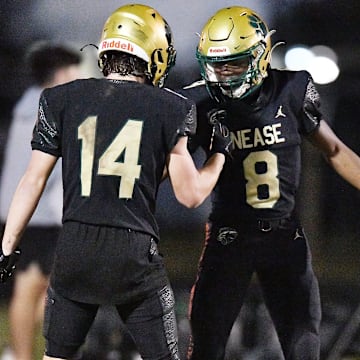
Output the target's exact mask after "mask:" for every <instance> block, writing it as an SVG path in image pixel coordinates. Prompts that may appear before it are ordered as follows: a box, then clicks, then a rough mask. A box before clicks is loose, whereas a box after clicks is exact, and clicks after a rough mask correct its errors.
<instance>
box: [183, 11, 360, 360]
mask: <svg viewBox="0 0 360 360" xmlns="http://www.w3.org/2000/svg"><path fill="white" fill-rule="evenodd" d="M271 33H272V32H270V31H269V30H268V28H267V26H266V24H265V23H264V22H263V21H262V20H261V18H260V17H259V16H258V15H257V14H256V13H255V12H253V11H252V10H251V9H248V8H244V7H237V6H234V7H228V8H224V9H221V10H219V11H218V12H217V13H216V14H215V15H214V16H212V17H211V18H210V19H209V21H208V22H207V23H206V25H205V26H204V28H203V31H202V33H201V36H200V41H199V44H198V48H197V54H196V55H197V59H198V61H199V64H200V69H201V75H202V78H203V80H202V81H200V82H197V83H194V84H192V85H190V86H188V87H186V88H185V89H184V90H183V92H184V93H185V94H186V96H188V97H189V98H192V99H194V100H195V101H196V104H197V109H198V128H197V132H196V136H194V137H193V138H192V140H191V143H190V145H191V146H192V147H194V148H196V147H197V146H201V147H203V148H204V149H205V150H206V151H209V150H211V147H212V133H213V131H212V126H213V124H214V123H219V122H220V123H222V124H224V125H226V126H227V127H228V129H229V131H230V136H231V139H232V142H233V146H234V150H233V152H232V157H231V158H227V159H226V163H225V165H224V169H223V171H222V173H221V175H220V178H219V181H218V183H217V185H216V187H215V189H214V192H213V196H212V210H211V213H210V216H209V222H208V224H207V232H206V242H205V247H204V251H203V254H202V257H201V259H200V265H199V273H198V277H197V280H196V283H195V285H194V287H193V291H192V297H191V303H190V320H191V329H192V338H191V342H190V347H189V353H188V359H189V360H203V359H206V360H220V359H224V356H225V346H226V343H227V340H228V337H229V334H230V331H231V328H232V325H233V324H234V321H235V319H236V317H237V316H238V314H239V311H240V309H241V307H242V304H243V301H244V298H245V295H246V291H247V289H248V286H249V284H250V280H251V278H252V276H253V274H254V273H256V274H257V277H258V280H259V284H260V286H261V290H262V291H263V295H264V299H265V303H266V305H267V308H268V310H269V312H270V314H271V317H272V320H273V322H274V325H275V328H276V331H277V335H278V338H279V340H280V344H281V348H282V351H283V355H284V358H285V359H287V360H288V359H293V360H295V359H306V360H316V359H319V356H320V340H319V327H320V319H321V308H320V296H319V287H318V282H317V279H316V276H315V275H314V272H313V269H312V263H311V253H310V249H309V246H308V243H307V239H306V237H305V234H304V232H303V229H302V227H301V225H300V223H299V220H298V218H297V216H296V204H295V200H296V195H297V190H298V186H299V179H300V173H301V157H300V153H301V149H300V145H301V141H302V139H303V138H308V139H309V140H310V141H312V142H313V143H314V144H315V145H316V146H317V147H318V148H319V149H320V150H321V151H322V152H323V154H324V156H325V157H326V159H327V160H328V162H329V164H330V165H332V166H333V167H334V169H335V170H336V171H337V172H338V173H339V174H340V175H341V176H342V177H343V178H344V179H346V180H347V181H349V182H350V183H351V184H352V185H354V186H355V187H357V188H358V189H360V177H359V173H360V159H359V157H358V156H357V155H356V154H354V153H353V152H352V151H351V150H350V149H349V148H348V147H347V146H346V145H344V144H343V143H342V142H341V141H340V140H339V139H338V138H337V137H336V135H335V134H334V133H333V132H332V130H331V129H330V128H329V127H328V126H327V125H326V122H325V121H324V120H323V116H322V114H321V111H320V108H319V94H318V92H317V91H316V89H315V86H314V83H313V81H312V78H311V76H310V75H309V74H308V73H307V72H305V71H299V72H290V71H280V70H276V69H271V68H270V66H269V62H270V57H271V51H272V48H271V42H270V35H271ZM209 95H210V96H209ZM266 357H267V356H266V354H262V356H261V355H259V358H266Z"/></svg>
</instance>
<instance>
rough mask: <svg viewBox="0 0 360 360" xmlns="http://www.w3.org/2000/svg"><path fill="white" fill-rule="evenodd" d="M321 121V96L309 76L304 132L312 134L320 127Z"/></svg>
mask: <svg viewBox="0 0 360 360" xmlns="http://www.w3.org/2000/svg"><path fill="white" fill-rule="evenodd" d="M321 119H322V113H321V110H320V94H319V93H318V91H317V89H316V87H315V84H314V82H313V79H312V78H311V76H309V78H308V83H307V85H306V90H305V96H304V100H303V105H302V124H301V125H302V131H303V132H304V133H305V134H310V133H311V132H312V131H314V130H315V129H316V128H317V127H318V126H319V123H320V120H321Z"/></svg>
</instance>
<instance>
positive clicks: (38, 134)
mask: <svg viewBox="0 0 360 360" xmlns="http://www.w3.org/2000/svg"><path fill="white" fill-rule="evenodd" d="M49 90H50V89H46V90H44V91H43V92H42V94H41V96H40V101H39V110H38V118H37V121H36V123H35V126H34V130H33V136H32V140H31V147H32V149H33V150H40V151H42V152H45V153H48V154H50V155H54V156H57V157H60V156H61V141H60V131H59V129H60V125H59V121H58V120H57V119H56V118H55V116H54V115H53V114H52V112H51V110H50V107H49V104H48V98H47V96H49Z"/></svg>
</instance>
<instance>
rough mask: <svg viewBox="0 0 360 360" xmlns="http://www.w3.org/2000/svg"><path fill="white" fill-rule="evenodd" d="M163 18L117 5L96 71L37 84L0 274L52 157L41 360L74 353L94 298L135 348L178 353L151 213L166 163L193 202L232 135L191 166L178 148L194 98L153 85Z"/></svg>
mask: <svg viewBox="0 0 360 360" xmlns="http://www.w3.org/2000/svg"><path fill="white" fill-rule="evenodd" d="M175 54H176V52H175V49H174V47H173V39H172V34H171V30H170V27H169V25H168V24H167V23H166V21H165V20H164V19H163V18H162V17H161V15H160V14H159V13H158V12H157V11H156V10H155V9H153V8H151V7H148V6H145V5H137V4H136V5H132V4H131V5H125V6H123V7H121V8H119V9H117V10H116V11H115V12H114V13H113V14H112V15H111V16H110V17H109V19H108V20H107V21H106V23H105V25H104V29H103V34H102V37H101V42H100V45H99V65H100V68H101V70H102V72H103V74H104V76H105V77H104V78H101V79H82V80H77V81H74V82H71V83H68V84H66V85H63V86H59V87H55V88H52V89H46V90H45V91H43V93H42V95H41V98H40V103H39V112H38V121H37V123H36V125H35V128H34V132H33V139H32V149H33V151H32V157H31V160H30V163H29V166H28V169H27V171H26V173H25V174H24V176H23V178H22V180H21V182H20V183H19V186H18V188H17V190H16V192H15V194H14V197H13V200H12V204H11V207H10V210H9V215H8V218H7V223H6V227H5V232H4V236H3V241H2V250H1V252H0V281H4V280H5V279H6V278H7V277H9V276H10V274H11V272H12V271H13V269H14V263H15V261H16V259H17V256H18V252H17V251H16V245H17V244H18V243H19V241H20V238H21V234H22V232H23V230H24V228H25V226H26V224H27V222H28V220H29V219H30V217H31V215H32V212H33V211H34V209H35V208H36V205H37V201H38V199H39V198H40V196H41V194H42V191H43V189H44V187H45V184H46V180H47V178H48V176H49V174H50V173H51V170H52V169H53V167H54V165H55V163H56V161H57V159H58V158H59V157H62V169H63V187H64V204H63V227H62V232H61V235H60V238H59V241H58V246H57V249H56V256H55V263H54V267H53V271H52V274H51V278H50V287H49V289H48V298H47V302H46V310H45V321H44V336H45V338H46V349H45V356H44V359H68V358H73V356H74V354H76V352H77V350H78V349H79V348H80V346H81V345H82V343H83V341H84V339H85V337H86V334H87V332H88V330H89V328H90V326H91V324H92V322H93V320H94V318H95V316H96V313H97V311H98V308H99V306H100V305H102V304H112V305H115V306H116V309H117V311H118V313H119V315H120V316H121V318H122V320H123V321H124V323H125V324H126V325H127V327H128V329H129V331H130V333H131V335H132V337H133V339H134V341H135V343H136V345H137V349H138V351H139V353H140V355H141V356H142V358H144V359H154V360H155V359H169V360H170V359H171V360H178V359H179V355H178V345H177V331H176V329H177V327H176V321H175V313H174V297H173V293H172V289H171V286H170V284H169V280H168V277H167V274H166V271H165V268H164V263H163V259H162V256H161V255H160V254H159V252H158V249H157V244H158V241H159V230H158V227H157V224H156V220H155V216H154V212H155V202H156V195H157V192H158V187H159V184H160V182H161V179H162V177H163V174H164V169H165V168H166V169H167V173H168V175H169V177H170V180H171V185H172V188H173V190H174V193H175V196H176V198H177V199H178V200H179V202H181V203H182V204H183V205H185V206H187V207H196V206H198V205H200V204H201V203H202V202H203V200H204V199H205V198H206V197H207V196H208V195H209V194H210V192H211V190H212V189H213V187H214V185H215V183H216V181H217V179H218V176H219V174H220V172H221V170H222V167H223V164H224V162H225V155H226V154H227V151H228V149H229V145H230V143H231V140H230V137H229V136H228V135H227V134H222V132H221V131H220V130H221V128H220V126H218V125H214V127H213V129H214V133H215V140H214V147H213V151H212V154H211V155H210V156H209V158H208V161H207V162H206V164H205V165H204V166H203V167H202V168H201V169H197V168H196V167H195V164H194V162H193V160H192V158H191V155H190V153H189V152H188V149H187V138H188V136H189V135H190V134H191V133H193V132H194V130H195V125H196V121H195V119H196V112H195V105H194V103H193V102H192V101H190V100H187V99H186V98H184V97H183V96H180V95H178V94H176V93H174V92H172V91H170V90H166V89H161V87H163V84H164V80H165V78H166V76H167V73H168V71H169V69H170V68H171V67H172V65H173V64H174V62H175Z"/></svg>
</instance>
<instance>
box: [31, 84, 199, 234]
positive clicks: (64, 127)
mask: <svg viewBox="0 0 360 360" xmlns="http://www.w3.org/2000/svg"><path fill="white" fill-rule="evenodd" d="M195 119H196V114H195V106H194V104H193V102H192V101H189V100H186V99H185V98H184V97H183V96H180V95H179V94H176V93H174V92H172V91H170V90H167V89H159V88H155V87H153V86H150V85H144V84H139V83H136V82H123V81H114V80H108V79H83V80H76V81H74V82H71V83H68V84H65V85H61V86H58V87H55V88H51V89H46V90H44V91H43V93H42V95H41V98H40V104H39V116H38V121H37V123H36V125H35V128H34V132H33V139H32V148H33V149H36V150H40V151H43V152H46V153H49V154H52V155H54V156H57V157H62V164H63V165H62V166H63V187H64V205H63V222H66V221H77V222H81V223H87V224H94V225H100V226H101V225H105V226H113V227H122V228H130V229H133V230H137V231H142V232H146V233H149V234H152V235H154V236H155V237H158V227H157V224H156V220H155V217H154V212H155V202H156V195H157V191H158V186H159V183H160V181H161V177H162V174H163V170H164V167H165V163H166V156H167V155H168V154H169V152H170V151H171V150H172V148H173V147H174V145H175V144H176V142H177V140H178V137H179V136H187V135H188V134H190V133H192V132H194V130H195V127H196V120H195Z"/></svg>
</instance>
